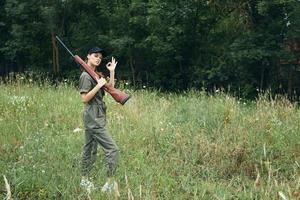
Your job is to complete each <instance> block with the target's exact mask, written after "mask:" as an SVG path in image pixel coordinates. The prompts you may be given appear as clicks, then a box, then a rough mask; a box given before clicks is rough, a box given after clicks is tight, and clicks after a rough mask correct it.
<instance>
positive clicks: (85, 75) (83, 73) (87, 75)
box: [80, 71, 92, 79]
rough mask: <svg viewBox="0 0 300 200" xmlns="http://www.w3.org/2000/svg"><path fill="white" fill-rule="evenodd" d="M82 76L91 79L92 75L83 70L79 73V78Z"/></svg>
mask: <svg viewBox="0 0 300 200" xmlns="http://www.w3.org/2000/svg"><path fill="white" fill-rule="evenodd" d="M82 78H88V79H92V77H91V76H90V75H89V74H88V73H87V72H86V71H83V72H82V73H81V75H80V79H82Z"/></svg>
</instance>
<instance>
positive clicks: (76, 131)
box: [73, 127, 82, 133]
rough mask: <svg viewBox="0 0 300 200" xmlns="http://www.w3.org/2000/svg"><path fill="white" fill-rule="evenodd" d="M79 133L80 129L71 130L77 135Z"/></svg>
mask: <svg viewBox="0 0 300 200" xmlns="http://www.w3.org/2000/svg"><path fill="white" fill-rule="evenodd" d="M80 131H82V129H81V128H78V127H77V128H75V129H74V130H73V133H78V132H80Z"/></svg>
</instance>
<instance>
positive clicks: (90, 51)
mask: <svg viewBox="0 0 300 200" xmlns="http://www.w3.org/2000/svg"><path fill="white" fill-rule="evenodd" d="M92 53H102V55H104V54H105V52H104V50H103V49H101V48H99V47H93V48H91V49H90V50H89V51H88V54H92Z"/></svg>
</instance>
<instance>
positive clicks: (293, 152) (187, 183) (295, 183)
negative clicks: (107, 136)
mask: <svg viewBox="0 0 300 200" xmlns="http://www.w3.org/2000/svg"><path fill="white" fill-rule="evenodd" d="M0 91H1V92H0V111H1V112H0V132H1V134H0V154H1V160H0V172H1V175H2V176H1V177H3V175H5V176H6V178H7V180H8V182H9V184H10V189H11V194H12V197H13V198H14V199H89V198H91V199H113V197H111V196H109V195H105V194H101V192H100V189H98V190H95V191H93V192H92V193H91V194H87V193H85V192H84V191H83V190H81V189H80V187H79V182H80V161H81V153H82V145H83V142H84V137H83V134H84V132H83V123H82V113H81V112H82V109H83V105H82V103H81V101H80V98H79V94H78V91H77V90H76V88H75V87H74V86H72V85H66V84H60V85H57V86H56V87H54V86H50V85H49V84H47V83H46V84H42V85H40V86H39V85H38V84H33V83H30V82H26V83H20V82H19V83H17V84H13V83H11V84H6V85H4V84H2V85H1V86H0ZM129 92H130V93H131V95H132V98H131V99H130V100H129V101H128V103H127V104H126V105H125V106H121V105H119V104H117V103H115V102H114V101H113V100H112V98H111V97H110V96H109V95H107V96H106V97H105V101H106V103H107V105H108V128H109V131H110V132H111V134H112V136H113V138H114V139H115V140H116V142H117V144H118V146H119V148H120V151H121V152H120V155H121V158H120V163H119V168H118V172H117V177H116V178H117V179H118V181H119V184H120V193H121V199H133V198H134V199H284V198H287V199H299V198H300V177H299V174H300V132H299V131H300V129H299V126H300V111H299V109H298V108H297V107H296V105H295V104H292V103H290V102H289V101H288V100H286V99H285V98H279V97H278V98H276V99H272V98H269V95H268V94H265V95H262V96H260V97H259V98H258V99H257V101H254V102H240V101H239V100H238V99H236V98H234V97H232V96H229V95H226V94H224V93H220V94H215V95H208V94H206V93H204V92H196V91H189V92H186V93H183V94H162V93H159V92H158V91H147V90H140V91H129ZM78 128H79V129H78ZM74 130H79V131H75V132H74ZM105 172H106V168H105V162H104V160H103V154H102V152H101V151H99V155H98V160H97V162H96V163H95V166H94V168H93V170H92V174H91V176H92V179H93V181H94V183H95V184H96V186H99V187H101V185H102V184H103V183H104V181H105ZM0 189H1V190H0V191H1V193H0V197H1V198H5V197H6V192H7V191H6V189H5V183H4V180H0Z"/></svg>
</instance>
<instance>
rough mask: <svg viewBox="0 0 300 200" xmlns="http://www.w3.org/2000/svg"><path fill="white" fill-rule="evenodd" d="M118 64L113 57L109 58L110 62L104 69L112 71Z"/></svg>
mask: <svg viewBox="0 0 300 200" xmlns="http://www.w3.org/2000/svg"><path fill="white" fill-rule="evenodd" d="M117 64H118V62H116V59H115V58H114V57H112V58H111V62H108V63H107V64H106V68H107V69H108V70H109V71H114V70H115V68H116V66H117Z"/></svg>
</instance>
